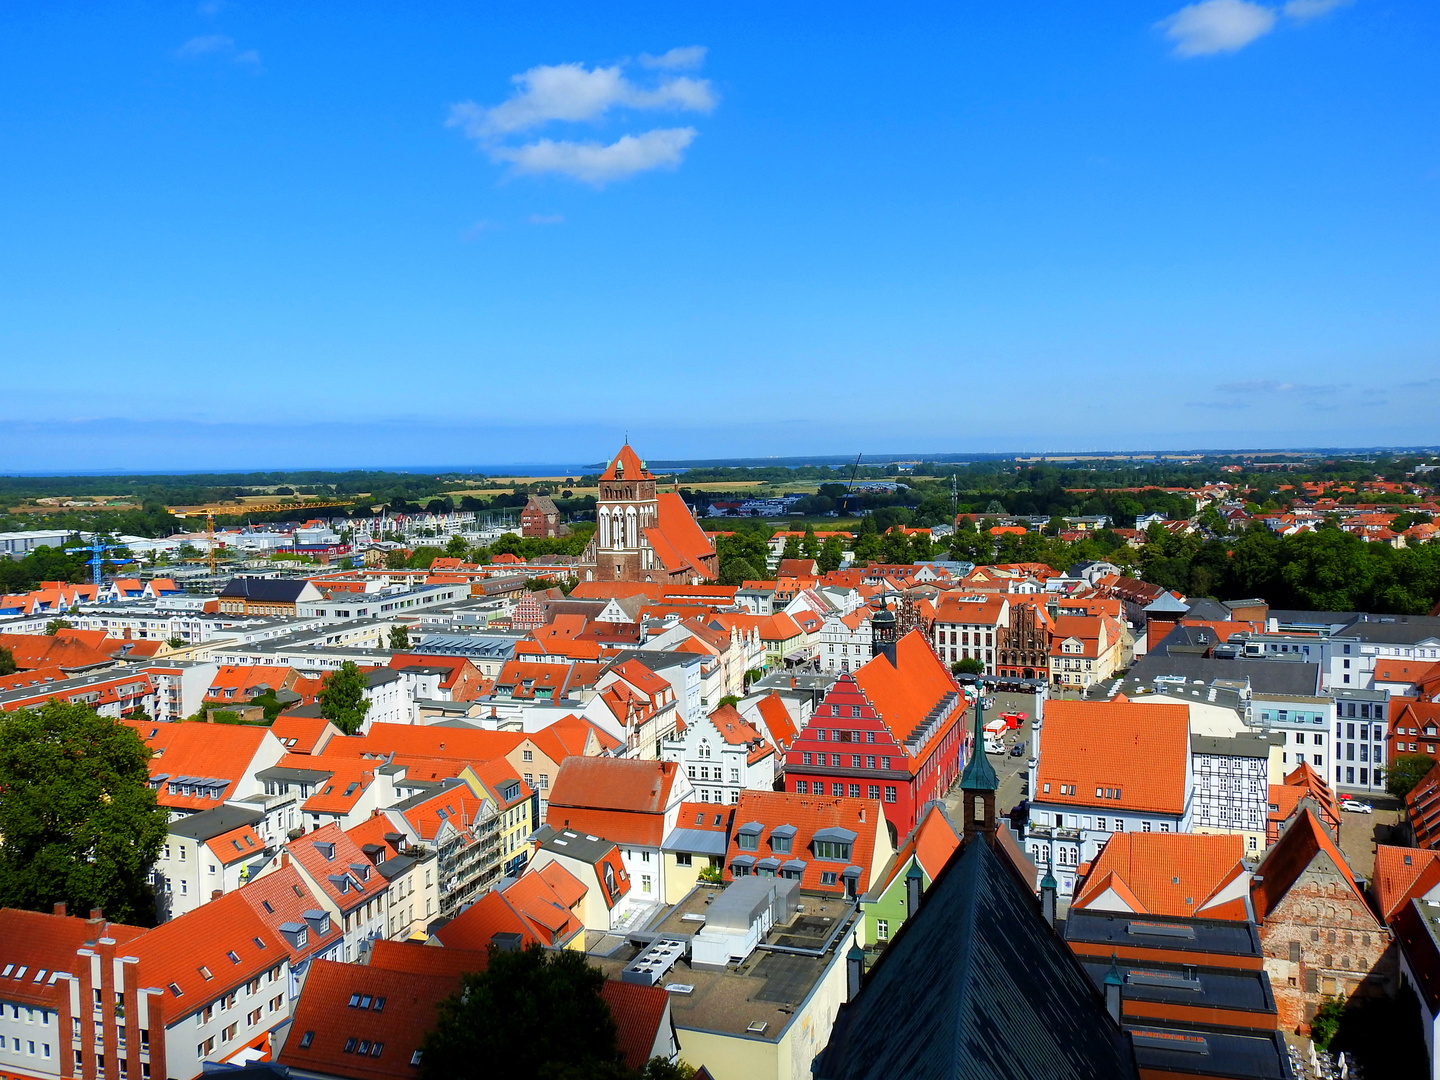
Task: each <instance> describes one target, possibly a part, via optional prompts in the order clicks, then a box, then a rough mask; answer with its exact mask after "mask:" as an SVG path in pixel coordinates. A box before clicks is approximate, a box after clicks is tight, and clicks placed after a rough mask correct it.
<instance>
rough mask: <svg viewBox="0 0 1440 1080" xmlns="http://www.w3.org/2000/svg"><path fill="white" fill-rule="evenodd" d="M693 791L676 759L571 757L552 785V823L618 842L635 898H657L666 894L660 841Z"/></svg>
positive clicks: (642, 901)
mask: <svg viewBox="0 0 1440 1080" xmlns="http://www.w3.org/2000/svg"><path fill="white" fill-rule="evenodd" d="M693 791H694V789H693V786H692V785H691V783H690V780H689V778H688V777H687V776H686V775H685V772H684V770H683V769H682V768H681V766H680V765H679V764H678V763H676V762H673V761H642V760H636V759H631V758H567V759H566V760H565V761H564V762H563V763H562V764H561V766H560V774H559V775H558V776H557V777H556V778H555V786H554V787H552V788H551V789H550V810H549V815H548V821H547V825H549V826H550V827H551V828H554V829H557V830H563V829H567V828H568V829H573V830H575V831H576V832H579V833H582V834H586V835H593V836H598V837H600V838H602V839H604V840H609V841H611V842H613V843H614V844H616V845H617V846H618V847H619V848H620V851H621V854H622V857H623V859H624V865H625V869H626V871H627V872H628V873H629V875H630V877H631V879H633V887H632V895H631V897H630V899H631V901H632V902H633V903H635V904H638V905H646V904H658V903H660V902H661V901H662V898H663V897H664V896H665V879H664V873H665V869H664V861H663V859H662V858H661V847H662V845H663V843H664V840H665V837H666V836H668V835H669V834H670V832H671V830H673V829H674V828H675V827H676V825H677V823H678V822H679V819H680V804H681V803H684V802H686V801H688V800H691V799H693V798H694V795H693Z"/></svg>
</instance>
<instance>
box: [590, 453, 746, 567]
mask: <svg viewBox="0 0 1440 1080" xmlns="http://www.w3.org/2000/svg"><path fill="white" fill-rule="evenodd" d="M595 521H596V528H595V536H594V538H593V539H592V540H591V541H590V545H589V547H587V548H586V549H585V554H584V556H583V557H582V558H581V566H580V569H581V572H582V577H583V579H584V580H585V581H655V582H675V583H683V584H691V585H694V584H699V583H700V582H702V581H713V580H714V579H715V578H717V577H719V576H720V572H719V562H718V557H717V556H716V554H715V548H714V546H713V545H711V543H710V540H709V538H708V537H707V536H706V535H705V531H704V530H703V529H701V528H700V526H699V524H698V523H697V522H696V521H695V518H694V517H692V516H691V514H690V508H689V507H687V506H686V505H685V500H684V499H682V498H680V496H679V495H678V494H676V493H673V492H667V493H665V494H659V495H657V494H656V491H655V477H654V475H653V474H652V473H651V472H650V470H649V469H647V468H645V463H644V462H643V461H641V460H640V458H639V457H638V456H637V455H636V453H635V451H634V450H632V449H631V448H630V447H629V445H626V446H622V447H621V448H620V452H619V453H618V454H616V455H615V459H614V460H613V461H611V462H610V466H609V468H607V469H606V470H605V472H604V473H603V474H601V476H600V495H599V498H598V499H597V500H596V510H595Z"/></svg>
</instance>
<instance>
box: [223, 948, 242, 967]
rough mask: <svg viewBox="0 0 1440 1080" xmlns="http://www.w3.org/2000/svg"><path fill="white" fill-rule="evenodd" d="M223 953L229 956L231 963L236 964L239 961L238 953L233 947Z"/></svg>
mask: <svg viewBox="0 0 1440 1080" xmlns="http://www.w3.org/2000/svg"><path fill="white" fill-rule="evenodd" d="M225 955H226V956H228V957H229V958H230V962H231V963H232V964H238V963H239V962H240V954H239V953H237V952H236V951H235V950H234V949H231V950H230V951H229V952H227V953H226V954H225Z"/></svg>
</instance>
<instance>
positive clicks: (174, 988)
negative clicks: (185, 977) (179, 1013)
mask: <svg viewBox="0 0 1440 1080" xmlns="http://www.w3.org/2000/svg"><path fill="white" fill-rule="evenodd" d="M170 993H172V994H174V995H175V996H176V997H179V996H180V994H181V990H180V984H179V983H173V982H172V983H171V984H170Z"/></svg>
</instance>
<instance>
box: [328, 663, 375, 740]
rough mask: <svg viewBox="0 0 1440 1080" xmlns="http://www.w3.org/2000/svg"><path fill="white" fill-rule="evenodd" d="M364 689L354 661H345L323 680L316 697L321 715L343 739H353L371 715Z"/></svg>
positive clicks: (364, 686) (361, 676)
mask: <svg viewBox="0 0 1440 1080" xmlns="http://www.w3.org/2000/svg"><path fill="white" fill-rule="evenodd" d="M366 685H367V684H366V682H365V676H364V675H362V674H361V673H360V669H359V668H358V667H356V666H355V661H353V660H346V661H345V662H344V663H343V664H341V665H340V667H339V668H338V669H337V670H335V671H332V672H331V673H330V674H329V675H327V676H325V682H324V683H323V684H322V685H321V687H320V694H319V701H320V715H321V716H323V717H325V719H326V720H329V721H330V722H331V723H333V724H334V725H335V726H336V727H338V728H339V729H340V730H341V731H343V732H344V733H345V734H346V735H354V734H355V732H357V731H359V730H360V725H361V724H363V723H364V722H365V714H366V713H367V712H369V711H370V702H369V701H367V700H366V699H365V688H366Z"/></svg>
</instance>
